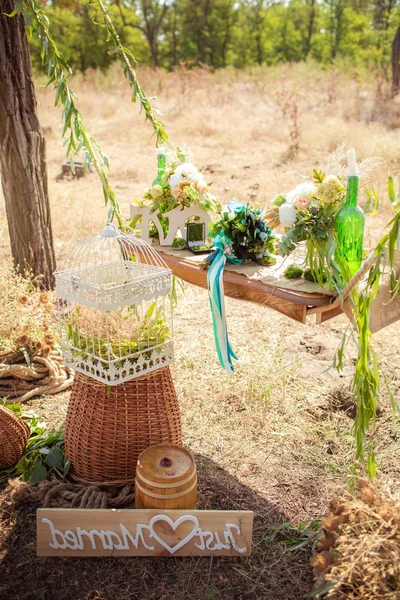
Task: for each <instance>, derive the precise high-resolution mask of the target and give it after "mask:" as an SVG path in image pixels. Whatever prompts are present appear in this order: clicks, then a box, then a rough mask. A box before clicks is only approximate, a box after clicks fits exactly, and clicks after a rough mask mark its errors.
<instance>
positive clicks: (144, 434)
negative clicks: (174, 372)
mask: <svg viewBox="0 0 400 600" xmlns="http://www.w3.org/2000/svg"><path fill="white" fill-rule="evenodd" d="M160 443H172V444H178V445H181V444H182V432H181V419H180V410H179V404H178V399H177V396H176V392H175V387H174V383H173V380H172V377H171V372H170V369H169V367H168V366H167V367H163V368H161V369H158V370H156V371H154V372H152V373H148V374H146V375H143V376H141V377H137V378H135V379H132V380H131V381H128V382H126V383H122V384H120V385H117V386H107V385H105V384H104V383H101V382H98V381H95V380H94V379H92V378H89V377H87V376H85V375H81V374H80V373H76V376H75V380H74V383H73V387H72V392H71V398H70V401H69V406H68V412H67V417H66V424H65V454H66V456H67V457H68V458H69V460H70V461H71V471H70V474H71V475H72V477H73V478H74V479H76V480H78V481H82V482H85V483H90V484H93V483H94V484H98V485H102V486H117V485H123V484H127V483H133V482H134V480H135V474H136V465H137V460H138V456H139V454H140V453H141V452H142V451H143V450H145V449H146V448H148V447H149V446H153V445H155V444H160Z"/></svg>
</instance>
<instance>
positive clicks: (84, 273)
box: [55, 224, 171, 310]
mask: <svg viewBox="0 0 400 600" xmlns="http://www.w3.org/2000/svg"><path fill="white" fill-rule="evenodd" d="M55 277H56V284H57V296H58V297H59V298H64V299H67V300H68V299H69V300H71V299H73V298H74V299H75V300H76V301H80V302H83V303H84V304H88V305H91V306H95V307H97V308H102V309H104V310H108V309H110V308H115V307H116V306H120V305H121V304H133V303H135V302H136V301H137V299H138V298H139V297H141V298H143V297H146V296H147V297H151V296H158V295H162V294H167V293H169V291H170V286H171V270H170V269H169V268H168V267H167V265H166V263H165V262H164V261H163V259H162V258H161V256H160V255H159V254H158V252H156V251H155V250H154V249H153V248H152V247H151V245H150V244H149V243H148V242H146V241H144V240H142V239H141V238H139V237H137V236H136V235H134V234H133V233H128V234H126V233H122V232H121V231H119V229H117V227H115V226H114V225H112V224H108V225H107V226H106V227H105V228H104V229H103V231H102V232H101V234H100V235H98V236H95V237H92V238H87V239H84V240H81V241H80V242H78V243H77V244H75V246H73V247H72V248H71V250H70V251H69V252H68V253H67V255H66V256H65V258H64V260H63V261H62V263H61V265H60V267H59V268H58V269H57V271H56V273H55Z"/></svg>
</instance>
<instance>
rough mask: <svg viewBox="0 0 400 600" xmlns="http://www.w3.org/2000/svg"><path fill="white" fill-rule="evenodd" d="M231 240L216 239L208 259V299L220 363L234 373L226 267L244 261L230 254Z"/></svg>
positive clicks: (221, 237)
mask: <svg viewBox="0 0 400 600" xmlns="http://www.w3.org/2000/svg"><path fill="white" fill-rule="evenodd" d="M231 247H232V246H231V240H230V239H229V237H227V236H226V235H224V234H218V235H217V236H216V237H215V238H214V248H215V250H214V252H213V253H212V254H210V256H209V257H208V258H207V262H208V263H211V264H210V268H209V269H208V272H207V286H208V297H209V299H210V307H211V315H212V320H213V329H214V340H215V346H216V349H217V355H218V359H219V362H220V364H221V366H222V367H223V369H225V371H227V372H228V373H231V372H232V371H234V367H233V364H232V359H235V360H237V356H236V355H235V353H234V352H233V350H232V348H231V345H230V343H229V339H228V329H227V325H226V315H225V300H224V280H223V274H224V266H225V263H226V261H227V260H228V261H229V262H231V263H234V264H237V265H239V264H240V263H241V262H242V260H241V259H240V258H236V256H233V254H230V253H229V251H230V250H231Z"/></svg>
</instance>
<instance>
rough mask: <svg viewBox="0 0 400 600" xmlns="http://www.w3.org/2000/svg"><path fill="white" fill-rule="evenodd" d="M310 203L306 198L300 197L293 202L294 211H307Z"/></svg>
mask: <svg viewBox="0 0 400 600" xmlns="http://www.w3.org/2000/svg"><path fill="white" fill-rule="evenodd" d="M310 202H311V199H310V198H309V197H308V196H301V197H300V198H296V200H295V201H294V202H293V206H294V207H295V209H296V210H307V208H308V207H309V205H310Z"/></svg>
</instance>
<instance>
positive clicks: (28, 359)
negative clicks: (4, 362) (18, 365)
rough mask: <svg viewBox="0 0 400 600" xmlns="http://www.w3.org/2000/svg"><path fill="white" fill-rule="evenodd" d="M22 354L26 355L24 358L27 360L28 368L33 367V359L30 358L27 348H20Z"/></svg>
mask: <svg viewBox="0 0 400 600" xmlns="http://www.w3.org/2000/svg"><path fill="white" fill-rule="evenodd" d="M20 350H21V352H22V354H23V355H24V358H25V360H26V364H27V365H28V367H30V366H31V357H30V356H29V352H28V350H27V349H26V348H20Z"/></svg>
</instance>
